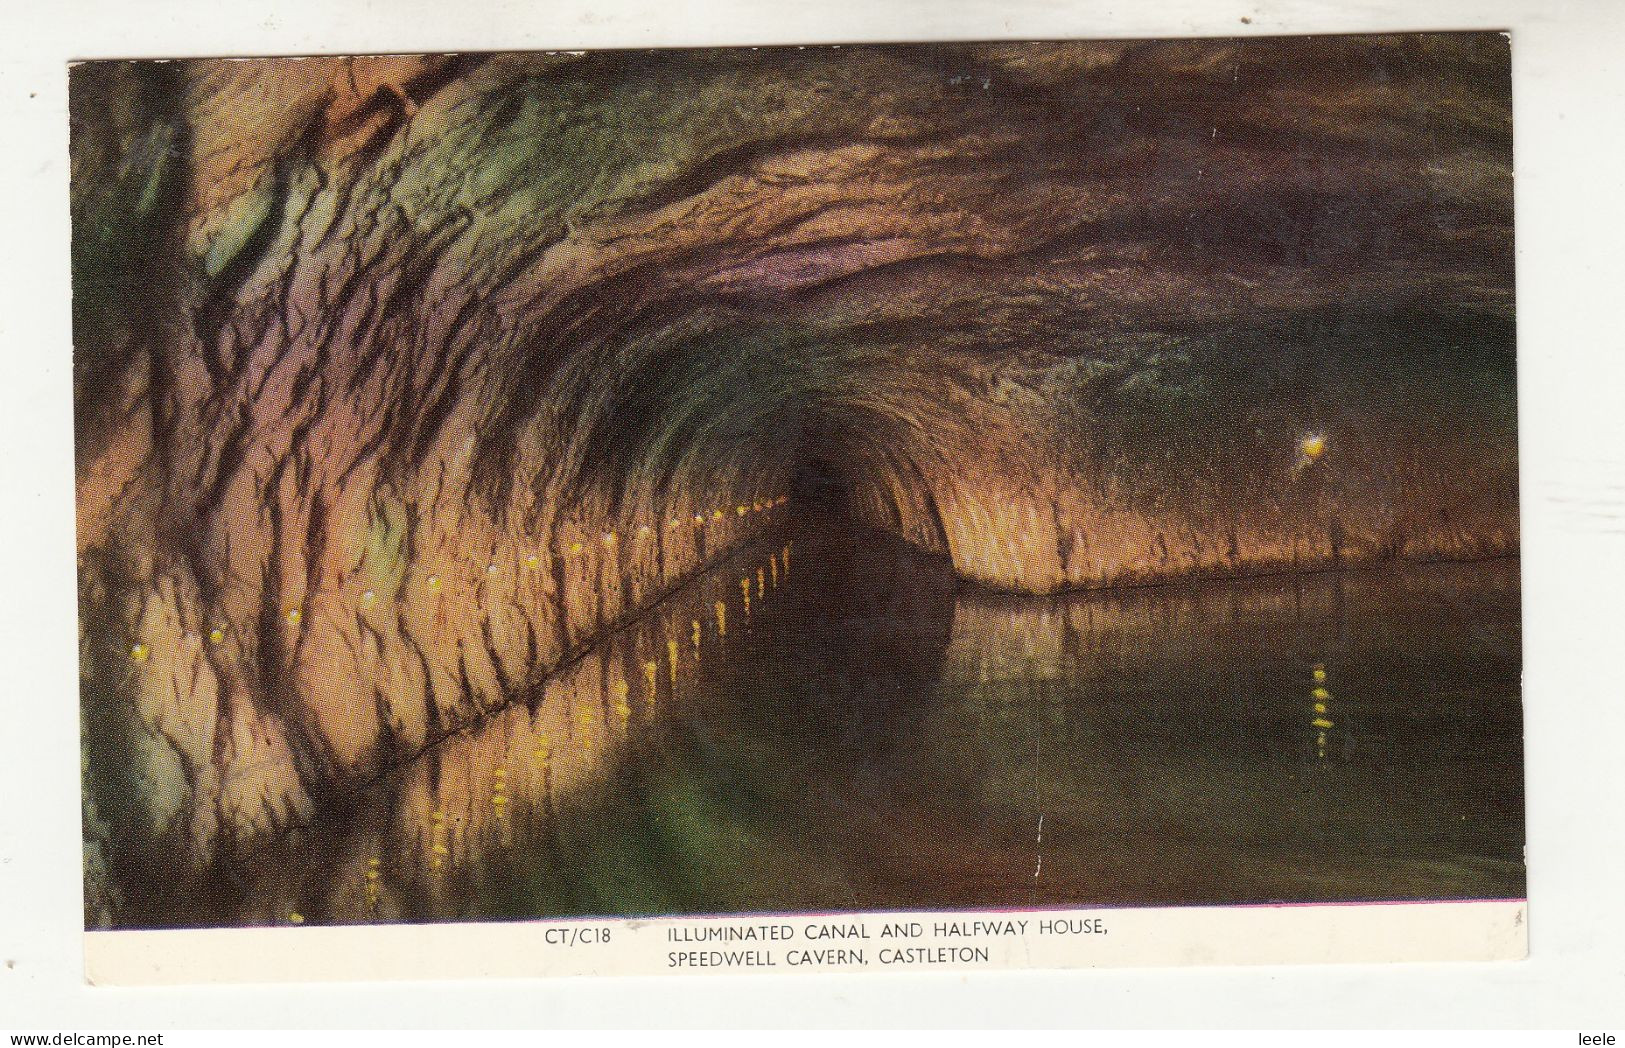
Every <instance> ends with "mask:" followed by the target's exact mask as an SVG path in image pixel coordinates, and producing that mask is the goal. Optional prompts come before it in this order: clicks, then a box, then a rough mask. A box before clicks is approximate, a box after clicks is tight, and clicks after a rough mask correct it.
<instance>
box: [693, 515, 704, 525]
mask: <svg viewBox="0 0 1625 1048" xmlns="http://www.w3.org/2000/svg"><path fill="white" fill-rule="evenodd" d="M704 523H705V514H703V513H696V514H694V526H695V527H699V526H700V525H702V524H704Z"/></svg>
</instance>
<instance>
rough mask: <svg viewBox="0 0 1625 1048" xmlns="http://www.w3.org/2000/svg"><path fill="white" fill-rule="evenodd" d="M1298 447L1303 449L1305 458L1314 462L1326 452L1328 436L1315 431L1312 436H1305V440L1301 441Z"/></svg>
mask: <svg viewBox="0 0 1625 1048" xmlns="http://www.w3.org/2000/svg"><path fill="white" fill-rule="evenodd" d="M1298 447H1299V449H1300V450H1302V452H1303V455H1304V458H1307V459H1308V460H1309V461H1311V462H1313V461H1314V460H1315V459H1318V458H1320V456H1322V455H1324V454H1325V453H1326V438H1325V436H1323V435H1322V434H1319V433H1315V434H1313V435H1311V436H1307V437H1304V438H1303V440H1302V441H1300V442H1299V444H1298Z"/></svg>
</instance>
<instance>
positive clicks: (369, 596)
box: [361, 590, 378, 608]
mask: <svg viewBox="0 0 1625 1048" xmlns="http://www.w3.org/2000/svg"><path fill="white" fill-rule="evenodd" d="M376 603H378V594H377V593H376V592H375V591H373V590H368V591H367V592H365V593H363V594H362V595H361V606H362V607H363V608H370V607H372V606H373V605H374V604H376Z"/></svg>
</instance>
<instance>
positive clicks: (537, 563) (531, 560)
mask: <svg viewBox="0 0 1625 1048" xmlns="http://www.w3.org/2000/svg"><path fill="white" fill-rule="evenodd" d="M541 566H542V558H541V557H538V556H537V555H536V554H534V553H532V554H531V555H530V556H528V557H526V558H525V567H527V568H530V569H531V570H532V571H534V570H536V569H537V568H539V567H541Z"/></svg>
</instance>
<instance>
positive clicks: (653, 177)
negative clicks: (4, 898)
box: [70, 34, 1523, 928]
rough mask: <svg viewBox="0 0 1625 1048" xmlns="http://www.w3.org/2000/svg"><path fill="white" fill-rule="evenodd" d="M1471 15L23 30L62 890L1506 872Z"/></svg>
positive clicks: (790, 887)
mask: <svg viewBox="0 0 1625 1048" xmlns="http://www.w3.org/2000/svg"><path fill="white" fill-rule="evenodd" d="M1507 70H1508V65H1507V45H1506V41H1505V39H1504V38H1502V37H1500V36H1498V35H1496V34H1422V35H1414V34H1413V35H1409V36H1396V37H1339V38H1324V39H1303V40H1267V39H1262V38H1261V39H1258V40H1235V41H1220V40H1215V41H1183V42H1181V41H1142V42H1135V41H1118V42H1110V43H1087V42H1074V43H1054V44H983V45H940V46H938V45H931V46H874V47H842V48H835V47H809V48H790V49H762V50H757V49H748V50H716V51H667V52H602V53H590V54H510V55H429V56H393V57H378V58H316V59H308V60H300V61H297V62H279V61H277V60H269V59H267V60H260V59H255V60H244V61H212V60H195V61H183V62H131V63H124V62H93V63H85V64H82V65H79V66H76V67H75V68H74V71H73V75H72V91H71V114H70V115H71V118H72V158H73V185H72V205H73V226H74V243H73V267H74V274H73V275H74V285H75V295H74V348H75V354H74V397H75V401H74V409H75V437H76V442H75V456H76V459H75V469H76V484H77V509H78V517H77V522H78V534H77V544H78V565H79V574H78V584H79V589H78V598H79V613H80V614H79V635H78V642H79V651H80V665H81V674H80V682H79V683H80V716H81V727H82V732H81V735H82V739H83V754H82V757H83V763H82V778H83V787H84V789H83V801H84V803H83V810H82V826H83V833H84V842H85V850H84V875H85V915H86V922H87V925H88V926H90V927H96V928H128V927H158V926H176V925H187V926H190V925H211V924H219V925H245V924H252V925H259V924H288V923H295V924H297V923H309V924H321V923H357V922H369V921H396V920H400V921H432V920H450V919H485V918H493V919H494V918H523V917H536V916H545V915H564V914H604V915H614V914H652V913H698V912H706V913H711V912H723V913H733V912H754V911H784V910H819V911H823V910H849V909H881V908H888V909H914V908H921V907H966V908H976V907H1010V906H1095V905H1108V904H1110V905H1139V904H1171V903H1188V904H1223V903H1243V902H1265V901H1271V900H1282V901H1290V902H1313V901H1333V900H1338V901H1341V900H1360V899H1416V898H1487V897H1509V896H1518V895H1521V893H1522V891H1523V872H1522V841H1523V831H1522V819H1523V802H1522V779H1521V763H1522V762H1521V745H1522V743H1521V725H1522V717H1521V707H1520V700H1519V692H1518V682H1519V671H1520V670H1519V649H1520V633H1519V603H1520V598H1519V587H1518V556H1519V550H1520V538H1519V519H1518V449H1517V410H1516V402H1517V395H1516V393H1517V381H1516V372H1517V368H1516V354H1515V338H1514V336H1515V328H1516V317H1515V310H1514V303H1513V267H1512V260H1513V251H1512V212H1511V201H1512V193H1511V184H1512V182H1511V124H1510V94H1509V91H1510V88H1509V80H1508V73H1507Z"/></svg>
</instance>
